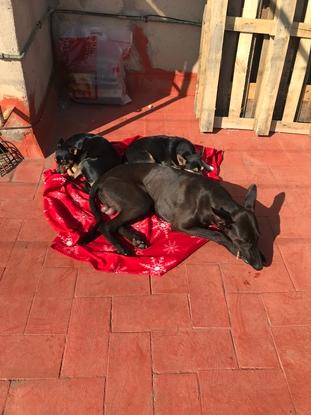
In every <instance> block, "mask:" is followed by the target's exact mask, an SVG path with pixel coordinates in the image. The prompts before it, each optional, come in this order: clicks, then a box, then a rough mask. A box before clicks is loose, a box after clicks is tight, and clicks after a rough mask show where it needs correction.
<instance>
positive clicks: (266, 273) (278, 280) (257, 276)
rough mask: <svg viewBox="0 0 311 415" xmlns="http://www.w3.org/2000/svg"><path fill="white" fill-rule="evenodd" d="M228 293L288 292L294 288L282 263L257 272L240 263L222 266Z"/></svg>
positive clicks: (276, 263)
mask: <svg viewBox="0 0 311 415" xmlns="http://www.w3.org/2000/svg"><path fill="white" fill-rule="evenodd" d="M220 268H221V271H222V273H223V279H224V284H225V290H226V292H241V293H243V292H244V293H247V292H249V293H251V292H253V293H255V292H258V293H259V292H288V291H293V290H294V286H293V283H292V281H291V278H290V276H289V274H288V272H287V269H286V267H285V265H284V263H282V262H275V263H273V264H272V265H271V266H269V267H266V268H263V269H262V270H261V271H256V270H255V269H253V268H251V267H250V266H249V265H247V264H244V263H243V262H242V261H238V262H236V263H235V264H221V265H220Z"/></svg>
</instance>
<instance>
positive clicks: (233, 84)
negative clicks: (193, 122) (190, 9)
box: [195, 0, 311, 136]
mask: <svg viewBox="0 0 311 415" xmlns="http://www.w3.org/2000/svg"><path fill="white" fill-rule="evenodd" d="M231 2H235V4H236V5H237V4H238V2H237V0H231ZM242 3H243V4H241V6H242V7H240V10H238V8H237V9H236V14H238V13H240V14H241V15H236V16H232V15H230V16H228V14H229V12H230V11H231V12H232V10H233V8H232V4H231V3H230V0H207V4H206V5H205V9H204V15H203V22H202V32H201V44H200V55H199V71H198V82H197V89H196V99H195V113H196V116H197V118H199V123H200V130H201V131H202V132H211V131H213V129H214V128H220V127H222V128H238V129H253V130H254V131H255V132H256V134H257V135H260V136H265V135H268V134H269V132H270V131H280V132H292V133H299V134H311V75H310V73H311V58H310V49H311V0H271V1H269V0H244V1H242ZM236 32H238V36H237V35H236ZM233 35H234V36H235V37H234V38H233V37H232V36H233ZM230 36H231V37H230ZM230 39H231V40H230ZM228 56H229V57H230V58H231V62H232V65H233V67H232V68H230V67H229V65H228V67H227V66H226V64H228V62H230V59H228ZM225 66H226V67H225ZM228 74H229V75H228ZM224 77H226V78H227V79H226V80H224Z"/></svg>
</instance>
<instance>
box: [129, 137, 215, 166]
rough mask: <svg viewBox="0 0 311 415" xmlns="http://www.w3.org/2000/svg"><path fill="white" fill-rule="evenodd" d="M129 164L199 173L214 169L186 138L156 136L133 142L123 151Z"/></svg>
mask: <svg viewBox="0 0 311 415" xmlns="http://www.w3.org/2000/svg"><path fill="white" fill-rule="evenodd" d="M125 158H126V160H127V161H128V162H129V163H159V164H162V165H166V166H173V167H179V168H181V169H184V170H188V171H191V172H195V173H199V172H200V171H201V170H204V169H205V170H207V171H211V170H214V168H213V167H212V166H210V165H208V164H206V163H205V162H204V161H203V160H201V156H200V155H199V154H197V153H196V151H195V147H194V145H193V144H192V143H191V142H190V141H189V140H187V139H186V138H181V137H168V136H166V135H156V136H151V137H144V138H141V139H140V140H137V141H134V142H133V143H132V144H130V145H129V146H128V147H127V149H126V151H125Z"/></svg>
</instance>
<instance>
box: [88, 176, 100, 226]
mask: <svg viewBox="0 0 311 415" xmlns="http://www.w3.org/2000/svg"><path fill="white" fill-rule="evenodd" d="M97 192H98V184H97V181H96V182H95V183H94V184H93V186H92V187H91V191H90V199H89V203H90V208H91V211H92V213H93V215H94V216H95V219H96V226H97V227H98V225H99V223H100V222H101V221H102V215H101V210H100V208H99V206H98V203H97V201H96V199H97Z"/></svg>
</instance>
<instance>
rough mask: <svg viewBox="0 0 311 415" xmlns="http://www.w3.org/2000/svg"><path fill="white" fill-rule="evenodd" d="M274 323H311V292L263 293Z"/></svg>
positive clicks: (269, 315) (278, 324)
mask: <svg viewBox="0 0 311 415" xmlns="http://www.w3.org/2000/svg"><path fill="white" fill-rule="evenodd" d="M262 298H263V301H264V304H265V307H266V310H267V313H268V317H269V320H270V321H271V324H272V325H275V326H286V325H304V324H311V293H310V292H290V293H266V294H263V295H262Z"/></svg>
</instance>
